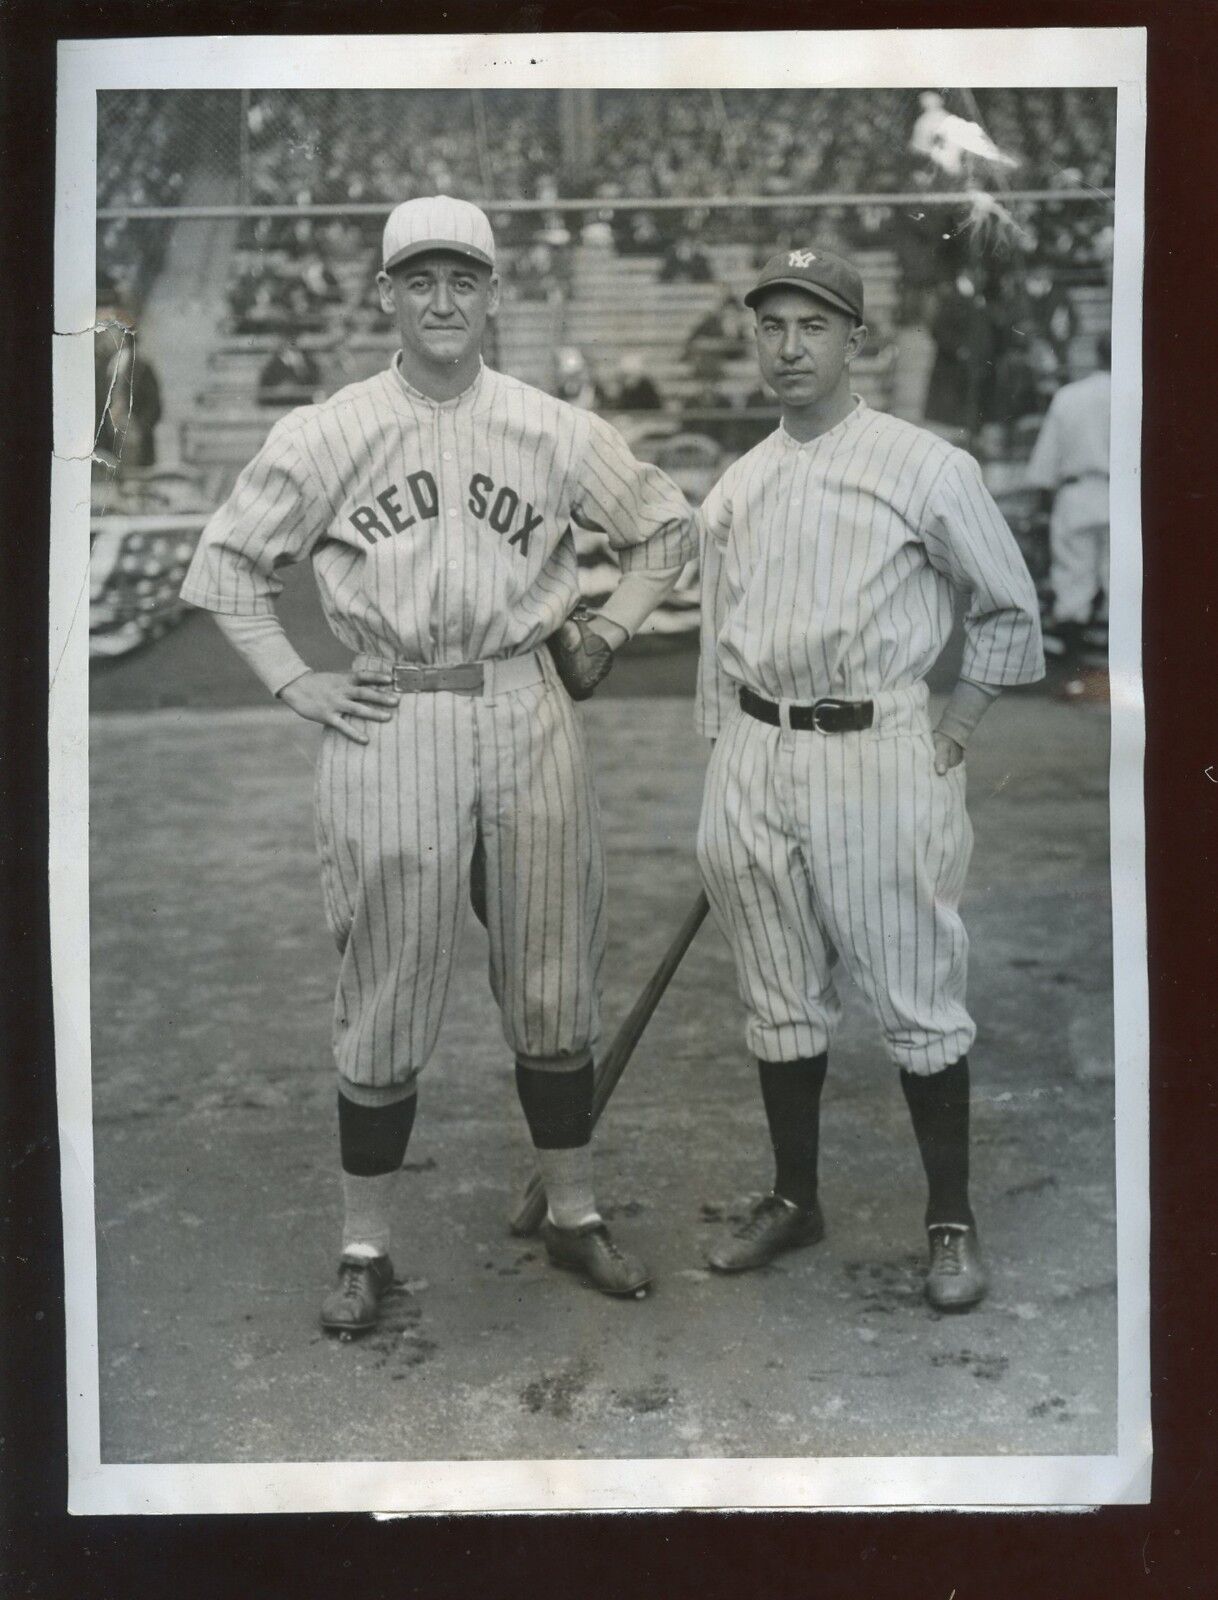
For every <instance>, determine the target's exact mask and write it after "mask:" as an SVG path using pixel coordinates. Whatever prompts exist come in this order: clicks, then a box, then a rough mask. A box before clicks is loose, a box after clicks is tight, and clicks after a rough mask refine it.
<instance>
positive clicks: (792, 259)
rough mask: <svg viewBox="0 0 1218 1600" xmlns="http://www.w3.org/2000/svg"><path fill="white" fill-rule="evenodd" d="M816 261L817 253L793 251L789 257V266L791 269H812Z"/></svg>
mask: <svg viewBox="0 0 1218 1600" xmlns="http://www.w3.org/2000/svg"><path fill="white" fill-rule="evenodd" d="M815 260H816V252H815V251H814V250H792V251H791V254H790V255H789V256H788V257H787V265H788V266H789V267H810V266H811V265H812V263H813V262H814V261H815Z"/></svg>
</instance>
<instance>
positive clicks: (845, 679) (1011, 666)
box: [698, 248, 1044, 1307]
mask: <svg viewBox="0 0 1218 1600" xmlns="http://www.w3.org/2000/svg"><path fill="white" fill-rule="evenodd" d="M745 299H746V303H747V304H749V305H750V306H752V307H753V308H754V309H755V311H756V317H757V350H758V358H759V362H760V366H761V373H762V376H763V377H764V378H765V380H766V382H767V383H768V384H769V385H770V387H771V388H773V389H774V390H775V391H776V392H777V394H778V397H779V400H780V402H781V405H782V423H781V425H780V426H779V428H778V429H777V430H776V431H775V432H774V433H772V434H770V435H769V437H768V438H766V439H763V440H762V441H761V443H760V444H758V445H757V446H755V447H754V448H753V449H752V450H750V451H749V452H748V453H747V454H746V455H744V456H742V457H741V458H740V460H738V461H736V462H735V463H734V464H733V465H732V466H731V467H729V468H728V470H727V472H726V473H725V474H724V476H723V478H722V479H721V480H720V481H719V483H718V484H717V485H716V486H715V488H714V489H712V491H711V493H710V495H709V496H708V497H707V500H706V502H705V505H704V506H703V509H702V513H701V517H700V521H701V524H702V540H703V601H702V604H703V624H702V667H701V673H700V680H699V695H698V719H699V727H700V729H701V731H702V732H703V733H705V734H707V735H708V736H709V737H711V738H712V739H714V740H715V745H714V749H713V751H712V754H711V759H710V765H709V768H708V771H707V779H706V790H705V796H704V802H703V812H702V819H701V824H700V827H699V837H698V851H699V861H700V864H701V867H702V872H703V876H704V879H705V882H706V887H707V893H708V895H709V897H710V901H711V905H712V908H713V910H714V912H715V915H716V918H717V920H718V921H719V923H720V925H721V926H722V928H723V929H724V932H725V933H726V934H727V936H728V938H729V940H730V942H731V944H732V948H733V953H734V956H735V961H736V970H737V979H738V982H739V986H740V991H741V996H742V998H743V1000H744V1003H745V1006H746V1008H747V1012H748V1022H747V1030H746V1037H747V1041H748V1045H749V1048H750V1050H751V1052H752V1053H753V1054H754V1055H755V1056H756V1058H757V1061H758V1066H759V1073H760V1078H761V1090H762V1096H763V1100H764V1104H765V1109H766V1114H767V1119H768V1122H769V1127H770V1136H771V1141H772V1144H773V1147H774V1152H775V1163H776V1176H775V1182H774V1189H773V1192H772V1193H771V1194H770V1195H769V1196H767V1197H766V1199H764V1200H763V1201H762V1202H761V1203H760V1205H759V1206H758V1207H757V1208H756V1209H755V1210H754V1213H753V1215H752V1216H751V1217H750V1218H749V1220H748V1221H747V1222H746V1223H745V1224H744V1225H743V1227H741V1228H740V1229H738V1230H737V1231H736V1232H735V1233H734V1234H733V1235H732V1236H730V1237H729V1238H727V1239H726V1240H725V1241H723V1242H721V1243H720V1244H719V1245H717V1246H716V1247H715V1248H714V1249H713V1250H712V1252H711V1255H710V1264H711V1265H712V1266H713V1267H715V1268H717V1269H718V1270H720V1271H725V1272H731V1271H742V1270H745V1269H747V1268H749V1267H754V1266H760V1265H762V1264H763V1263H765V1262H767V1261H770V1260H772V1259H773V1258H774V1256H776V1255H777V1254H779V1253H780V1252H781V1251H783V1250H787V1249H792V1248H794V1247H796V1246H797V1245H802V1244H812V1243H814V1242H816V1240H818V1239H819V1238H821V1237H822V1236H823V1231H824V1224H823V1220H822V1216H821V1211H820V1206H819V1202H818V1197H817V1150H818V1141H819V1127H820V1093H821V1087H822V1085H823V1082H824V1078H825V1071H826V1066H827V1051H828V1049H829V1045H830V1043H831V1041H832V1038H833V1035H834V1032H835V1029H836V1027H837V1024H838V1020H839V1017H840V1011H841V1007H840V1002H839V1000H838V996H837V992H836V987H835V980H834V971H833V969H834V966H835V964H836V963H837V961H838V960H840V961H841V962H842V963H843V964H844V966H845V967H846V970H847V971H848V972H849V973H850V975H851V977H852V978H853V979H854V980H855V982H856V983H857V984H858V985H859V987H860V989H861V990H862V992H863V994H864V995H865V997H866V998H867V1000H868V1001H869V1003H870V1005H871V1007H872V1009H873V1011H874V1012H875V1015H876V1017H877V1018H878V1020H879V1023H880V1026H881V1028H882V1030H883V1034H884V1040H885V1044H886V1047H887V1051H888V1055H889V1056H890V1058H891V1059H892V1060H893V1061H894V1062H895V1064H896V1065H897V1066H898V1067H899V1069H900V1077H901V1083H902V1086H903V1088H904V1091H905V1096H906V1099H907V1101H908V1104H909V1109H910V1113H911V1116H912V1120H913V1126H914V1132H915V1135H916V1138H917V1141H918V1145H919V1149H920V1151H921V1154H922V1160H923V1164H924V1166H925V1169H926V1175H927V1180H928V1189H929V1196H928V1205H927V1211H926V1224H927V1228H928V1233H929V1245H930V1269H929V1273H928V1277H927V1285H926V1287H927V1294H928V1297H929V1298H930V1300H931V1301H932V1303H933V1304H934V1305H936V1306H939V1307H963V1306H966V1305H971V1304H973V1303H975V1301H976V1300H978V1299H980V1297H981V1295H982V1294H983V1293H984V1292H985V1287H986V1276H985V1268H984V1265H983V1263H982V1259H981V1254H980V1249H979V1246H978V1243H977V1233H976V1225H975V1221H974V1217H973V1213H972V1210H971V1208H970V1205H969V1196H968V1122H969V1068H968V1055H967V1052H968V1049H969V1046H970V1045H971V1043H972V1041H973V1036H974V1031H975V1030H974V1026H973V1022H972V1020H971V1018H970V1017H969V1014H968V1012H967V1010H966V1009H965V976H966V963H967V949H968V944H967V938H966V935H965V930H964V926H963V924H962V922H961V920H960V916H959V913H958V910H957V906H958V902H959V898H960V891H961V888H962V887H963V883H964V877H965V873H966V870H967V867H968V861H969V854H970V850H971V845H972V831H971V828H970V825H969V820H968V816H967V814H966V811H965V794H964V766H963V757H964V746H965V743H966V741H967V739H968V737H969V733H970V731H971V730H972V728H973V727H974V726H975V724H976V722H977V721H978V719H979V718H980V716H981V715H982V713H983V712H984V711H985V710H986V708H987V707H988V705H989V704H990V702H991V700H992V699H993V697H994V695H995V694H996V693H997V691H998V690H999V689H1000V688H1002V687H1003V686H1004V685H1007V684H1018V683H1029V682H1031V681H1033V680H1035V679H1037V678H1039V677H1041V676H1042V674H1043V671H1044V663H1043V658H1042V651H1041V639H1040V627H1039V619H1038V611H1037V603H1036V595H1035V591H1034V589H1033V585H1032V581H1031V578H1030V577H1029V575H1028V572H1027V569H1026V567H1025V565H1024V562H1023V559H1022V557H1021V555H1020V553H1019V549H1018V547H1017V545H1016V544H1015V541H1014V539H1013V537H1012V535H1011V533H1010V530H1009V529H1008V528H1007V526H1006V524H1005V522H1004V521H1003V519H1002V516H1001V514H1000V513H999V511H998V509H997V507H996V506H995V505H994V503H993V501H992V499H991V498H990V496H989V494H988V492H987V491H986V489H985V487H984V485H983V483H982V480H981V474H980V472H979V470H978V468H977V465H976V463H975V462H974V461H973V459H972V458H971V457H970V456H968V455H966V454H965V453H964V452H963V451H961V450H958V449H955V448H954V447H952V446H950V445H948V444H947V443H946V442H945V441H943V440H942V439H940V438H938V437H937V436H936V435H935V434H933V433H930V432H927V431H926V430H924V429H921V428H918V427H915V426H913V425H912V424H910V423H908V422H903V421H899V420H898V419H897V418H895V417H890V416H886V415H883V414H881V413H878V412H875V411H873V410H871V409H870V407H868V406H867V405H865V404H864V403H863V402H862V401H860V400H858V399H856V398H855V397H854V396H852V395H851V392H850V371H849V365H850V361H851V359H852V358H853V357H854V356H856V355H857V354H858V353H859V351H860V350H861V349H862V347H863V344H864V342H865V339H866V332H867V330H866V328H865V326H864V325H863V285H862V280H861V278H860V277H859V274H858V273H857V271H855V269H854V268H853V267H852V266H851V265H850V264H849V263H848V262H846V261H844V260H842V259H841V258H840V257H837V256H834V255H831V254H829V253H828V252H826V251H820V250H817V249H815V248H810V249H805V250H792V251H788V252H783V253H782V254H781V255H779V256H776V257H774V258H773V259H772V260H771V261H770V262H769V263H768V264H767V265H766V267H765V268H764V269H763V271H762V273H761V275H760V277H759V279H758V282H757V284H756V286H755V287H754V288H753V289H752V291H751V292H750V293H749V294H748V295H747V296H746V297H745ZM955 591H962V592H964V593H966V594H967V595H968V597H969V608H968V614H967V618H966V620H965V650H964V663H963V668H962V673H961V678H960V681H959V683H958V684H957V687H956V689H955V691H954V692H953V694H952V696H951V697H950V699H949V701H948V703H947V706H946V708H945V710H944V713H943V715H942V716H941V718H940V719H939V723H938V725H937V727H936V728H934V729H933V730H932V728H931V725H930V722H929V720H928V717H927V690H926V685H925V682H924V678H925V675H926V673H927V672H928V671H929V670H930V668H931V666H932V665H933V664H934V661H935V659H936V657H937V656H938V655H939V653H940V650H941V649H942V647H943V644H944V642H945V640H946V639H947V636H948V633H949V631H950V628H951V622H952V599H953V593H954V592H955Z"/></svg>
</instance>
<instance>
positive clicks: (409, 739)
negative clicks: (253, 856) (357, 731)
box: [182, 364, 696, 1091]
mask: <svg viewBox="0 0 1218 1600" xmlns="http://www.w3.org/2000/svg"><path fill="white" fill-rule="evenodd" d="M573 523H574V524H577V525H581V526H587V527H589V528H595V529H597V530H598V531H602V532H603V533H604V534H605V535H606V536H607V537H608V540H609V542H610V544H611V545H612V546H613V547H614V549H615V550H616V551H617V552H618V555H619V558H620V561H621V565H622V567H623V570H625V571H631V570H638V569H651V570H657V571H664V570H668V569H671V568H673V567H679V566H680V565H681V564H682V563H683V562H685V561H686V560H688V559H689V558H690V557H691V556H692V554H693V551H694V549H695V548H696V533H695V531H694V528H693V519H692V517H691V515H690V513H689V510H688V507H687V505H686V502H685V498H684V496H683V495H682V493H681V491H680V490H679V489H678V488H677V486H676V485H675V484H674V483H673V482H672V481H671V480H670V479H669V478H667V477H666V476H665V475H664V474H663V473H662V472H660V471H659V470H658V469H657V468H655V467H653V466H649V465H646V464H644V463H641V462H639V461H636V460H635V458H634V457H633V456H632V455H631V453H630V451H629V449H628V448H627V446H626V444H625V442H624V441H623V440H622V438H621V437H620V435H619V434H617V433H616V432H615V430H614V429H612V428H611V427H609V426H608V425H607V424H606V423H604V422H602V421H601V420H600V419H599V418H597V417H595V416H592V415H590V414H589V413H586V412H579V411H576V410H574V409H573V408H571V407H570V406H567V405H565V404H564V403H563V402H562V401H559V400H556V399H553V398H552V397H551V396H549V395H545V394H543V393H541V392H540V391H539V390H536V389H533V388H530V387H529V386H527V385H525V384H522V383H519V382H517V381H516V380H515V379H513V378H508V377H504V376H503V375H502V374H500V373H496V372H493V371H491V370H490V369H488V368H486V367H483V368H481V369H480V371H479V373H478V376H477V378H476V379H475V380H474V382H473V383H472V384H471V385H470V387H469V388H468V389H466V390H465V391H464V393H462V394H461V395H459V396H457V397H456V398H455V399H453V400H448V401H436V400H432V399H429V398H428V397H426V396H424V395H423V394H420V393H418V392H417V391H415V390H414V389H413V388H411V387H410V386H409V385H408V384H407V383H406V382H405V380H404V379H403V377H402V376H401V374H400V372H399V370H398V368H397V366H396V364H395V365H394V366H393V367H392V368H390V369H389V370H388V371H386V372H384V373H381V374H379V375H378V376H376V377H374V378H371V379H369V380H367V381H366V382H363V383H358V384H353V385H351V386H350V387H349V388H346V389H343V390H340V391H339V393H338V394H336V395H335V396H334V397H333V398H332V399H330V400H329V401H327V402H325V403H324V404H322V405H317V406H306V407H303V408H302V409H300V410H299V411H295V412H293V413H291V414H290V415H289V416H288V417H286V418H284V419H283V420H282V421H280V422H279V423H277V424H276V425H275V427H274V428H273V429H272V430H271V433H270V435H269V437H268V439H267V442H266V444H265V446H264V447H263V449H262V450H261V451H260V452H259V454H258V455H257V456H256V457H255V459H254V460H253V461H252V462H251V463H250V465H249V466H248V467H247V468H246V469H245V471H244V472H243V473H242V474H241V476H240V478H239V479H238V481H237V483H236V486H235V487H234V490H233V493H232V495H231V496H230V498H229V500H228V502H227V503H226V504H225V505H224V506H222V507H221V508H220V510H219V511H217V513H216V514H215V516H214V517H213V518H212V519H211V521H210V522H209V524H208V526H207V528H206V529H205V530H204V533H203V536H202V538H201V540H200V544H199V548H198V550H197V552H196V555H195V558H194V561H193V563H192V565H191V570H190V572H189V574H188V576H187V581H186V584H185V586H184V588H183V591H182V592H183V595H184V597H185V598H186V599H187V600H189V601H192V602H193V603H194V604H196V605H199V606H203V607H204V608H206V609H210V610H213V611H217V612H227V613H229V614H233V615H238V616H241V615H246V616H253V615H259V614H264V613H268V612H270V611H272V610H273V608H274V600H275V597H276V595H277V594H278V593H279V592H280V589H281V587H282V584H281V581H280V579H279V577H278V576H277V571H278V568H279V567H281V566H283V565H285V564H287V563H289V562H293V561H300V560H303V559H305V558H311V560H312V562H313V567H314V571H315V573H316V576H317V581H318V587H319V590H320V592H321V597H322V605H323V607H324V610H325V613H326V616H327V619H328V620H329V623H330V626H331V628H332V629H333V631H334V633H335V634H336V635H337V636H338V638H339V639H340V640H341V641H342V642H343V643H344V644H346V645H347V646H348V647H349V648H351V649H352V650H353V651H355V652H356V656H355V662H354V666H355V667H356V668H357V669H358V668H360V667H361V666H372V665H379V666H383V665H386V664H392V663H394V662H398V663H409V664H416V665H436V666H453V665H457V664H460V663H465V662H475V661H481V662H487V663H496V662H499V663H503V662H509V663H511V666H512V667H513V668H515V669H520V670H519V671H516V672H508V671H506V669H504V670H501V671H500V672H498V673H495V672H493V671H492V674H491V680H490V687H488V689H487V692H486V693H485V694H484V695H481V696H478V695H474V696H465V695H461V694H457V693H454V692H451V691H448V690H441V691H438V692H430V693H408V694H403V695H402V697H401V699H400V702H399V704H398V707H397V710H396V712H395V714H394V716H393V718H392V720H391V721H388V722H383V723H381V722H376V721H366V722H364V724H363V727H364V730H365V732H366V734H367V740H368V742H367V743H366V744H362V745H361V744H356V743H353V742H351V741H350V740H347V739H346V738H344V737H343V735H342V734H341V733H340V732H338V731H337V730H335V729H333V728H329V727H328V728H327V729H326V730H325V732H324V734H323V736H322V742H321V748H320V753H319V759H318V767H317V781H316V790H315V816H316V827H317V842H318V847H319V852H320V855H321V861H322V882H323V889H324V895H325V904H326V914H327V918H328V921H329V924H330V927H331V930H332V931H333V933H334V936H335V940H336V942H337V944H338V947H339V951H340V954H341V964H340V972H339V981H338V987H337V993H336V997H335V1011H334V1047H335V1057H336V1061H337V1064H338V1068H339V1072H340V1074H341V1076H342V1078H343V1079H344V1080H345V1082H346V1083H348V1084H349V1085H353V1086H357V1087H358V1088H360V1089H365V1090H369V1091H373V1090H377V1091H379V1090H382V1089H386V1088H390V1089H392V1088H393V1087H403V1086H408V1085H409V1084H410V1083H411V1082H412V1081H413V1079H414V1077H415V1076H416V1075H417V1073H418V1072H419V1071H420V1070H421V1069H422V1068H423V1066H424V1065H425V1064H426V1061H427V1059H428V1057H429V1056H430V1054H431V1052H432V1050H433V1048H434V1045H435V1041H436V1036H437V1032H438V1029H439V1026H440V1020H441V1016H442V1013H443V1009H444V1003H445V998H446V995H447V991H448V987H449V980H450V976H451V972H452V968H453V962H454V959H455V954H456V949H457V944H458V937H459V931H460V927H461V923H462V920H463V915H464V908H465V904H466V900H467V895H468V889H469V881H470V860H471V855H472V853H473V851H474V847H475V843H476V842H477V841H479V840H480V841H481V844H482V846H483V852H484V856H485V863H486V900H487V905H488V918H487V920H488V935H489V939H490V975H491V986H492V989H493V992H494V994H495V998H496V1000H497V1001H498V1003H499V1007H500V1012H501V1015H502V1018H503V1026H504V1032H505V1035H506V1037H507V1040H508V1042H509V1044H510V1045H511V1046H512V1048H513V1049H514V1051H515V1052H516V1053H517V1054H518V1055H521V1056H526V1057H529V1058H540V1059H544V1060H547V1061H549V1062H551V1063H555V1062H557V1063H558V1064H559V1066H560V1067H561V1066H562V1065H563V1064H578V1062H579V1061H580V1060H581V1059H586V1054H587V1050H588V1048H589V1047H590V1046H591V1045H592V1043H593V1041H594V1039H595V1036H596V1031H597V1025H598V1020H597V994H596V988H597V977H598V972H599V968H600V963H601V958H602V954H603V950H604V863H603V854H602V847H601V840H600V827H599V818H598V815H597V809H596V802H595V796H594V794H593V791H592V785H591V780H590V777H589V773H588V763H587V757H586V753H585V751H584V747H583V742H582V735H581V732H580V727H579V722H578V719H577V714H576V712H575V709H574V707H573V706H572V705H571V702H570V700H569V698H568V696H567V694H566V691H565V690H564V689H563V688H562V686H561V684H560V683H559V682H558V679H557V676H556V674H555V671H554V667H553V663H552V662H551V661H550V658H549V654H548V652H547V651H545V650H539V649H538V647H539V646H540V645H541V644H542V643H543V642H544V641H545V640H546V639H547V638H548V637H549V636H550V635H551V634H552V633H553V632H554V631H555V630H556V629H557V628H558V627H559V626H560V625H561V623H562V622H563V621H564V620H565V618H566V617H567V615H568V614H569V612H570V611H571V609H572V607H573V606H574V605H575V604H576V602H577V600H578V598H579V579H578V570H577V564H576V551H575V543H574V538H573V534H572V524H573ZM488 671H491V669H490V668H488ZM500 678H502V679H503V680H504V681H503V686H502V689H501V688H500V687H497V685H498V684H499V681H500Z"/></svg>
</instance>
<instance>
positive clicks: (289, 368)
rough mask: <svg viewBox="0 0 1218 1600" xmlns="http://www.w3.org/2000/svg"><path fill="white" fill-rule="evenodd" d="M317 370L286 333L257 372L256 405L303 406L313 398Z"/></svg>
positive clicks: (313, 363)
mask: <svg viewBox="0 0 1218 1600" xmlns="http://www.w3.org/2000/svg"><path fill="white" fill-rule="evenodd" d="M320 385H321V369H320V368H319V367H318V365H317V362H316V361H315V360H314V359H313V357H312V355H311V354H310V353H309V352H308V351H307V350H302V349H301V348H300V345H299V344H298V343H297V342H296V340H295V338H294V337H292V336H291V335H289V336H288V337H287V338H286V339H284V340H283V342H282V343H281V344H280V345H279V347H278V349H277V350H275V351H274V353H273V354H272V355H271V356H270V358H269V360H268V361H267V363H266V365H265V366H264V367H263V369H262V371H261V372H260V373H259V374H258V404H259V405H260V406H303V405H308V404H310V402H312V401H313V400H314V399H315V398H316V397H317V392H318V389H319V388H320Z"/></svg>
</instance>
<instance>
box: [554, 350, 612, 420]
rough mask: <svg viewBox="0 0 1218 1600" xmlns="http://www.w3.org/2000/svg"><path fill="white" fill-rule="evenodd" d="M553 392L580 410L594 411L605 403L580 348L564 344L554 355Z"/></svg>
mask: <svg viewBox="0 0 1218 1600" xmlns="http://www.w3.org/2000/svg"><path fill="white" fill-rule="evenodd" d="M554 365H555V379H554V393H555V394H556V395H557V396H558V398H559V399H560V400H565V401H566V402H567V404H568V405H571V406H576V407H578V408H579V410H581V411H595V410H598V409H599V408H600V407H601V406H603V405H604V404H605V395H604V394H603V393H602V391H601V389H600V388H599V386H598V385H597V384H596V383H595V382H594V381H593V378H592V373H591V371H590V370H589V367H588V363H587V361H586V360H585V359H584V354H583V351H582V350H577V349H576V348H575V346H574V345H564V346H563V347H562V348H561V349H560V350H559V351H558V352H557V354H556V355H555V358H554Z"/></svg>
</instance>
